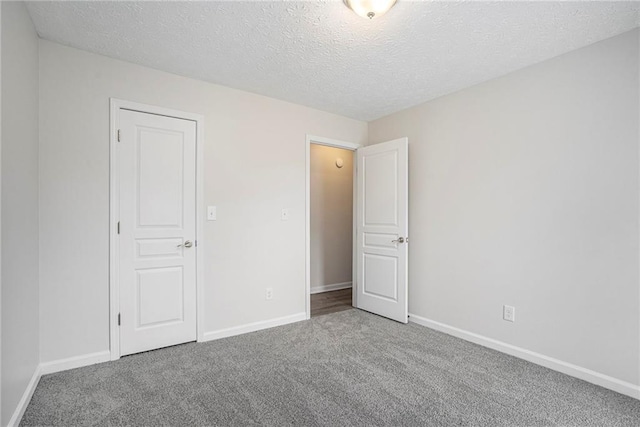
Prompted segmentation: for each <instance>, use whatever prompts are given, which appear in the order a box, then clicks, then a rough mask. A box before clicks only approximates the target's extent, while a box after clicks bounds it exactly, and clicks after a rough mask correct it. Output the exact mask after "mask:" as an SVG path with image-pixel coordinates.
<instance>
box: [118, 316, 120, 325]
mask: <svg viewBox="0 0 640 427" xmlns="http://www.w3.org/2000/svg"><path fill="white" fill-rule="evenodd" d="M118 326H120V313H118Z"/></svg>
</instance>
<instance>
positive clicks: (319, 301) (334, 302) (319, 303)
mask: <svg viewBox="0 0 640 427" xmlns="http://www.w3.org/2000/svg"><path fill="white" fill-rule="evenodd" d="M350 308H352V305H351V288H349V289H341V290H339V291H331V292H323V293H321V294H313V295H311V317H315V316H322V315H323V314H329V313H337V312H338V311H344V310H349V309H350Z"/></svg>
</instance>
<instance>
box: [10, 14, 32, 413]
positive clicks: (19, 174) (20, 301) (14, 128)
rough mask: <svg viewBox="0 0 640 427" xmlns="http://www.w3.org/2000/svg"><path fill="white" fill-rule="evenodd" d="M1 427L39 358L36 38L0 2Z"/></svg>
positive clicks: (25, 17)
mask: <svg viewBox="0 0 640 427" xmlns="http://www.w3.org/2000/svg"><path fill="white" fill-rule="evenodd" d="M0 7H1V9H2V21H1V22H2V25H1V26H2V120H1V121H2V168H1V170H2V215H1V218H2V222H1V232H2V421H1V423H2V425H6V424H7V423H8V422H9V420H10V419H11V417H12V416H13V414H14V413H15V411H16V408H17V405H18V401H19V400H20V398H22V395H23V393H24V391H25V390H26V388H27V384H28V383H29V381H30V380H31V377H32V376H33V374H34V372H35V371H36V368H37V366H38V363H39V327H38V317H39V316H38V37H37V35H36V32H35V30H34V28H33V24H32V23H31V18H30V17H29V14H28V13H27V10H26V8H25V6H24V4H23V3H17V2H2V3H0Z"/></svg>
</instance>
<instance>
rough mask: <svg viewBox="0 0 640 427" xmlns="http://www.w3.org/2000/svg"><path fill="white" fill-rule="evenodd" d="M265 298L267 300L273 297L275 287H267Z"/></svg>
mask: <svg viewBox="0 0 640 427" xmlns="http://www.w3.org/2000/svg"><path fill="white" fill-rule="evenodd" d="M265 298H266V299H267V300H270V299H273V288H267V289H266V292H265Z"/></svg>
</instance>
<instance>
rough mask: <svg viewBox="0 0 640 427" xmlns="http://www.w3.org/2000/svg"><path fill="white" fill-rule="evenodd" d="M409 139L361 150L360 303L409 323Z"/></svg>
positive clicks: (358, 218)
mask: <svg viewBox="0 0 640 427" xmlns="http://www.w3.org/2000/svg"><path fill="white" fill-rule="evenodd" d="M408 147H409V142H408V139H407V138H401V139H396V140H393V141H389V142H384V143H381V144H374V145H370V146H367V147H363V148H359V149H358V150H357V172H356V175H357V191H356V193H357V195H356V205H357V207H356V259H357V262H356V266H354V267H355V268H357V273H356V276H357V283H358V286H357V298H356V301H357V307H358V308H360V309H362V310H366V311H370V312H372V313H375V314H379V315H381V316H384V317H388V318H390V319H393V320H396V321H398V322H402V323H407V321H408V320H407V318H408V299H407V296H408V295H407V294H408V277H407V273H408V239H409V238H408V228H409V220H408V212H409V203H408V201H409V192H408V187H409V181H408V170H409V167H408Z"/></svg>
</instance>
